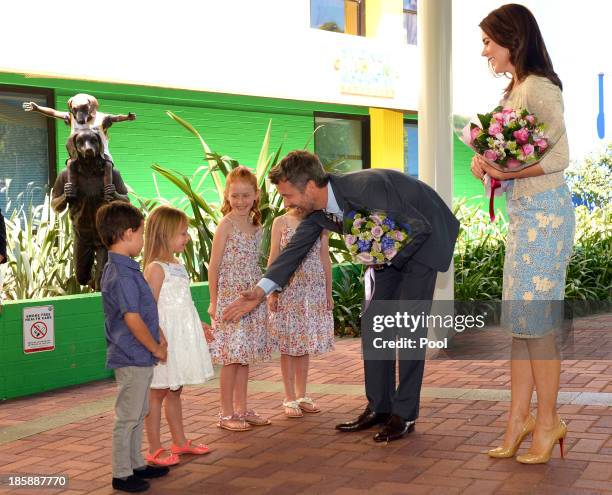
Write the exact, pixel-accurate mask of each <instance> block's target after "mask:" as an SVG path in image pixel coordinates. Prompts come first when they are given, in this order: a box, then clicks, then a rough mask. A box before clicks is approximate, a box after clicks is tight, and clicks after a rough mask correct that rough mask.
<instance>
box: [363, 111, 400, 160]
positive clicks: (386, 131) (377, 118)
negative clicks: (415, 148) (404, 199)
mask: <svg viewBox="0 0 612 495" xmlns="http://www.w3.org/2000/svg"><path fill="white" fill-rule="evenodd" d="M370 136H371V138H370V153H371V160H370V162H371V165H372V168H394V169H397V170H401V171H402V172H403V171H404V114H403V112H400V111H397V110H387V109H384V108H370Z"/></svg>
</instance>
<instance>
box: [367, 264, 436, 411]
mask: <svg viewBox="0 0 612 495" xmlns="http://www.w3.org/2000/svg"><path fill="white" fill-rule="evenodd" d="M437 276H438V272H437V271H435V270H433V269H432V268H429V267H428V266H425V265H423V264H421V263H419V262H418V261H415V260H414V259H411V260H409V261H408V262H407V263H406V264H405V265H404V266H403V267H402V269H401V270H398V269H397V268H395V267H394V266H389V267H387V268H385V269H384V270H380V271H376V272H375V290H374V299H375V300H408V301H421V300H431V299H432V298H433V293H434V289H435V286H436V277H437ZM363 366H364V372H365V388H366V396H367V398H368V405H369V407H370V409H371V410H372V411H375V412H379V413H393V414H397V415H398V416H401V417H402V418H404V419H406V420H409V421H412V420H415V419H416V418H417V417H418V416H419V398H420V394H421V383H422V381H423V371H424V369H425V360H424V359H423V360H403V359H400V360H399V385H398V386H397V387H396V371H395V370H396V360H386V361H380V360H379V361H374V360H369V361H366V360H364V362H363Z"/></svg>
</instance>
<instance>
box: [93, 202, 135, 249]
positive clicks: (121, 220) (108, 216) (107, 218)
mask: <svg viewBox="0 0 612 495" xmlns="http://www.w3.org/2000/svg"><path fill="white" fill-rule="evenodd" d="M143 221H144V216H143V214H142V213H141V211H140V210H139V209H138V208H136V207H135V206H133V205H131V204H130V203H127V202H125V201H113V202H112V203H108V204H105V205H104V206H101V207H100V209H99V210H98V212H97V213H96V228H97V229H98V234H99V235H100V239H101V240H102V244H104V245H105V246H106V248H110V247H111V246H112V245H113V244H115V243H116V242H118V241H120V240H121V239H122V238H123V233H124V232H125V231H126V230H128V229H132V230H138V228H139V227H140V225H141V224H142V222H143Z"/></svg>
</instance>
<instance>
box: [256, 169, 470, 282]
mask: <svg viewBox="0 0 612 495" xmlns="http://www.w3.org/2000/svg"><path fill="white" fill-rule="evenodd" d="M329 180H330V183H331V187H332V190H333V191H334V196H335V197H336V201H337V202H338V206H339V207H340V208H341V209H342V211H343V214H344V218H346V217H347V214H348V213H349V212H350V211H352V210H358V209H363V210H368V211H373V210H378V211H382V212H385V213H386V214H388V216H389V217H391V218H393V219H394V220H395V221H397V222H399V223H401V224H407V225H409V226H410V230H411V232H410V234H411V237H412V241H411V242H409V243H408V244H407V245H406V246H404V248H403V249H402V250H401V251H400V252H398V253H397V254H396V255H395V256H394V257H393V259H392V261H391V264H392V265H394V266H395V267H397V268H401V267H402V266H404V264H405V263H406V262H407V261H408V260H409V259H411V258H414V259H415V260H416V261H418V262H419V263H422V264H424V265H426V266H428V267H430V268H432V269H434V270H436V271H439V272H445V271H446V270H448V267H449V266H450V262H451V260H452V258H453V251H454V247H455V241H456V240H457V235H458V233H459V221H458V220H457V219H456V218H455V216H454V215H453V213H452V212H451V211H450V209H449V208H448V206H446V203H444V201H443V200H442V198H441V197H440V196H439V195H438V193H436V191H434V190H433V189H432V188H431V187H429V186H428V185H427V184H425V183H424V182H421V181H419V180H417V179H414V178H412V177H409V176H407V175H405V174H403V173H402V172H399V171H397V170H387V169H368V170H360V171H358V172H352V173H348V174H342V175H335V174H330V179H329ZM323 229H327V230H330V231H332V232H337V233H342V232H341V228H339V226H338V225H337V224H335V223H334V222H333V221H331V220H329V219H328V218H327V217H326V216H325V213H324V212H323V211H322V210H317V211H314V212H312V213H311V214H310V215H308V216H307V217H306V218H305V219H304V220H302V222H301V223H300V225H299V227H298V228H297V230H296V232H295V234H294V235H293V237H292V238H291V241H290V242H289V244H287V246H286V247H285V249H283V250H282V251H281V253H280V255H279V256H278V258H276V260H275V261H274V263H272V265H270V267H269V268H268V271H267V272H266V274H265V275H264V277H265V278H268V279H270V280H273V281H274V282H275V283H277V284H278V285H279V286H281V287H284V286H285V285H286V284H287V282H288V281H289V278H290V277H291V275H292V274H293V272H294V271H295V270H296V269H297V268H298V267H299V265H300V263H301V262H302V260H303V259H304V257H305V256H306V255H307V254H308V251H310V248H311V247H312V245H313V244H314V243H315V242H316V240H317V239H318V237H319V236H320V234H321V231H322V230H323Z"/></svg>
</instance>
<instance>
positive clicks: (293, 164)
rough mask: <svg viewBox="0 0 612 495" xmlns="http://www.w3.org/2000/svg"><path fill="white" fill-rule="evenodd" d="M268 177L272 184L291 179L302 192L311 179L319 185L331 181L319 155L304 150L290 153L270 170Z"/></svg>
mask: <svg viewBox="0 0 612 495" xmlns="http://www.w3.org/2000/svg"><path fill="white" fill-rule="evenodd" d="M268 178H269V179H270V182H272V184H278V183H279V182H284V181H289V182H290V183H291V184H292V185H294V186H295V187H296V188H297V189H298V190H299V191H300V192H304V189H305V188H306V183H307V182H308V181H309V180H312V181H314V183H315V184H316V185H317V186H318V187H323V186H325V185H327V182H328V181H329V176H328V175H327V173H326V172H325V170H324V169H323V165H321V162H320V161H319V158H318V157H317V155H313V154H312V153H309V152H308V151H304V150H296V151H292V152H291V153H289V154H288V155H287V156H286V157H285V158H283V159H282V160H281V161H280V162H278V164H277V165H276V166H275V167H274V168H272V170H270V172H269V173H268Z"/></svg>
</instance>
